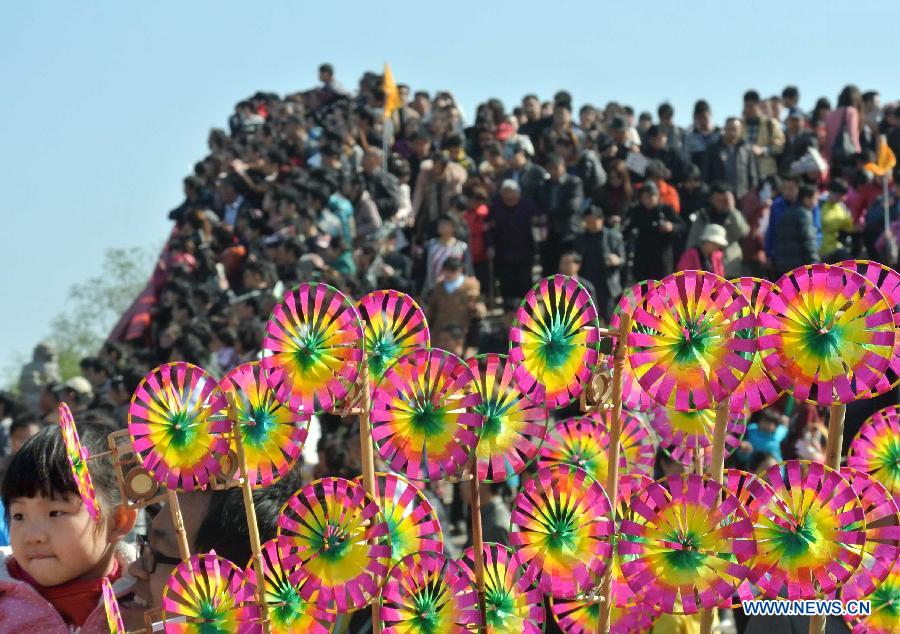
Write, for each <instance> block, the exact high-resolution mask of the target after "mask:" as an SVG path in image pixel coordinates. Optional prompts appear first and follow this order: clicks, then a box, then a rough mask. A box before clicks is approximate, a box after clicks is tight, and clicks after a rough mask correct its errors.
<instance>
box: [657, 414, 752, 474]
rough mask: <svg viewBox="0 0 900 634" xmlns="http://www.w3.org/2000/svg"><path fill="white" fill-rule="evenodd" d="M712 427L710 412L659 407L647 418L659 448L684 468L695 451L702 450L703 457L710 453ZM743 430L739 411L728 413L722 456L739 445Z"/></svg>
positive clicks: (745, 428) (713, 416)
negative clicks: (679, 410) (655, 435)
mask: <svg viewBox="0 0 900 634" xmlns="http://www.w3.org/2000/svg"><path fill="white" fill-rule="evenodd" d="M715 425H716V410H714V409H704V410H700V411H697V412H678V411H675V410H670V409H663V408H661V407H659V408H656V409H655V410H654V411H653V413H652V414H651V416H650V426H651V427H652V428H653V430H654V431H655V432H656V434H657V436H659V443H660V446H661V447H663V448H664V449H665V450H666V451H667V452H668V454H669V455H670V456H672V459H673V460H677V461H678V462H680V463H682V464H685V465H690V464H692V461H693V457H694V455H695V453H696V451H697V450H699V449H702V450H704V454H706V453H710V452H711V451H712V450H711V447H712V441H713V429H714V427H715ZM745 431H747V420H746V418H745V417H744V415H743V414H741V413H740V412H738V413H732V414H731V415H730V416H729V417H728V422H727V423H726V425H725V455H726V456H728V455H731V453H733V452H734V450H735V449H737V448H738V447H739V446H740V444H741V439H742V438H743V437H744V432H745ZM706 450H709V451H706ZM705 460H706V458H705V457H704V461H705Z"/></svg>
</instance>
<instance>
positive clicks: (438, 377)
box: [371, 349, 483, 480]
mask: <svg viewBox="0 0 900 634" xmlns="http://www.w3.org/2000/svg"><path fill="white" fill-rule="evenodd" d="M479 405H481V396H480V395H479V393H478V391H477V390H476V388H475V377H474V376H473V375H472V371H471V370H470V369H469V367H468V366H467V365H466V364H465V363H463V361H462V360H461V359H460V358H459V357H457V356H455V355H452V354H450V353H449V352H444V351H443V350H437V349H423V350H416V351H414V352H410V353H408V354H406V355H404V356H402V357H401V358H400V360H399V361H397V362H396V363H395V364H394V365H392V366H391V367H390V368H389V369H388V371H387V372H386V373H385V375H384V378H383V379H382V380H381V383H379V384H378V387H377V388H375V394H374V398H373V401H372V412H371V420H372V438H373V439H374V440H375V445H376V446H377V448H378V453H379V454H380V455H381V457H382V458H383V459H384V461H385V462H386V463H387V464H388V466H390V468H391V469H392V470H394V471H396V472H398V473H403V474H404V475H405V476H406V477H408V478H410V479H412V480H426V479H429V480H438V479H440V478H444V477H447V476H454V475H458V474H459V472H460V471H462V469H463V467H464V466H465V464H466V461H467V460H468V459H469V456H470V455H471V453H472V451H473V450H474V449H475V445H476V444H477V443H478V433H479V431H480V429H481V425H482V419H483V416H482V415H481V414H479V413H478V412H477V411H475V410H476V408H477V407H478V406H479Z"/></svg>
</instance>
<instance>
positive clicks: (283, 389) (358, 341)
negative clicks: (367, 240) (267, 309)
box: [260, 283, 363, 414]
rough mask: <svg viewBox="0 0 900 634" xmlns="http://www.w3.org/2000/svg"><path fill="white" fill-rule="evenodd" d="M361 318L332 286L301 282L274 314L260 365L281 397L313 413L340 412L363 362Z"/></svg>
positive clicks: (308, 412)
mask: <svg viewBox="0 0 900 634" xmlns="http://www.w3.org/2000/svg"><path fill="white" fill-rule="evenodd" d="M362 346H363V331H362V324H361V323H360V320H359V314H358V313H357V312H356V309H355V308H354V307H353V305H352V304H351V303H350V302H349V301H348V300H347V298H346V297H344V295H342V294H341V293H340V292H338V291H337V290H335V289H334V288H332V287H330V286H328V285H327V284H306V283H304V284H300V285H299V286H298V287H297V288H295V289H294V290H292V291H291V292H290V293H286V294H285V296H284V301H282V303H280V304H278V305H277V306H276V307H275V308H274V310H273V311H272V316H271V317H270V318H269V323H268V325H267V326H266V337H265V339H263V348H264V352H265V354H266V355H267V356H264V357H263V359H262V360H261V361H260V363H261V365H262V368H263V370H264V371H265V372H266V374H267V375H268V380H269V384H270V385H275V386H276V391H277V393H278V398H279V399H280V400H282V401H284V402H285V403H290V406H291V408H292V409H294V410H298V409H302V410H303V411H304V412H305V413H307V414H313V413H320V412H323V411H329V410H332V409H334V408H335V407H336V406H337V405H338V404H339V402H340V401H342V400H343V399H344V398H345V397H346V396H347V393H348V392H349V390H350V387H351V386H352V385H353V383H354V382H355V381H356V377H357V376H358V374H359V367H360V362H361V361H362V358H363V351H362Z"/></svg>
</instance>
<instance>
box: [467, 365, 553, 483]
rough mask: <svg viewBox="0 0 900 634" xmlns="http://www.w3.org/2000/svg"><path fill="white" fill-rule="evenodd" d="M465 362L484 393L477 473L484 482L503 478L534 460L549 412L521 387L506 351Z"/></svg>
mask: <svg viewBox="0 0 900 634" xmlns="http://www.w3.org/2000/svg"><path fill="white" fill-rule="evenodd" d="M466 364H467V365H468V366H469V369H470V370H471V371H472V375H473V376H474V377H475V386H476V389H477V390H478V394H479V395H481V404H480V405H476V406H475V411H476V412H477V413H479V414H481V415H482V416H483V417H484V419H483V423H482V427H481V439H480V440H479V442H478V446H477V447H476V449H475V455H476V456H477V460H478V462H477V464H478V477H479V479H481V481H482V482H503V481H504V480H506V479H507V478H509V477H511V476H514V475H516V474H518V473H521V472H522V471H523V470H524V469H525V467H527V466H528V464H529V463H531V461H532V460H534V458H535V456H536V455H537V452H538V449H539V448H540V446H541V443H542V442H543V441H544V436H545V435H546V433H547V419H548V412H547V410H546V409H545V408H544V407H542V406H540V405H535V404H534V403H532V402H531V401H530V400H528V399H527V398H526V397H525V395H524V394H522V392H521V391H520V390H519V386H518V384H517V383H516V380H515V378H514V376H513V375H514V373H515V368H514V367H513V365H512V364H511V363H509V361H508V359H507V357H506V355H502V354H486V355H483V356H478V357H474V358H472V359H468V360H467V361H466Z"/></svg>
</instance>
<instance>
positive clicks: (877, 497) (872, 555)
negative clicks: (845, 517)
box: [839, 467, 900, 609]
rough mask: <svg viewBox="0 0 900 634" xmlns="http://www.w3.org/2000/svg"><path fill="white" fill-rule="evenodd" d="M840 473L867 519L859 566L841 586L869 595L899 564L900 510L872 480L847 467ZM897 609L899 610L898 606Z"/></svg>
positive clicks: (882, 487) (880, 486)
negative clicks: (848, 586)
mask: <svg viewBox="0 0 900 634" xmlns="http://www.w3.org/2000/svg"><path fill="white" fill-rule="evenodd" d="M839 473H840V474H841V477H842V478H844V479H845V480H846V481H847V482H849V483H850V488H852V489H853V492H854V493H856V497H858V498H859V501H860V504H862V508H863V512H864V513H865V515H866V544H865V546H864V547H863V552H862V562H860V564H859V568H857V569H856V572H854V573H853V576H852V577H851V578H850V580H849V581H847V582H846V583H845V584H844V585H847V584H851V583H852V584H855V585H856V586H858V587H859V590H860V591H861V592H863V593H865V594H869V593H871V592H874V591H875V588H876V586H878V584H880V583H881V582H882V581H884V579H885V578H886V577H887V576H888V573H890V571H891V568H892V567H893V566H894V564H895V563H896V562H897V561H898V560H900V546H898V544H900V507H898V506H897V503H896V502H895V501H894V498H893V497H892V496H891V494H890V493H889V492H888V490H887V489H885V488H884V485H883V484H881V483H880V482H878V481H877V480H875V479H874V478H872V477H871V476H869V475H867V474H865V473H863V472H862V471H857V470H856V469H853V468H850V467H841V470H840V472H839ZM897 607H898V609H900V605H898V606H897Z"/></svg>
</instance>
